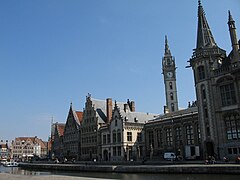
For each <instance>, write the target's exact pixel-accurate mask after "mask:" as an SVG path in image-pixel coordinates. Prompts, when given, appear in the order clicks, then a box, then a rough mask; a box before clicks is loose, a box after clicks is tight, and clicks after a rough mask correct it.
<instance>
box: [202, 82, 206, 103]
mask: <svg viewBox="0 0 240 180" xmlns="http://www.w3.org/2000/svg"><path fill="white" fill-rule="evenodd" d="M201 89H202V98H203V100H205V99H206V89H205V86H204V85H202V86H201Z"/></svg>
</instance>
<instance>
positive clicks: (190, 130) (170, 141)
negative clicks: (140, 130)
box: [148, 125, 200, 147]
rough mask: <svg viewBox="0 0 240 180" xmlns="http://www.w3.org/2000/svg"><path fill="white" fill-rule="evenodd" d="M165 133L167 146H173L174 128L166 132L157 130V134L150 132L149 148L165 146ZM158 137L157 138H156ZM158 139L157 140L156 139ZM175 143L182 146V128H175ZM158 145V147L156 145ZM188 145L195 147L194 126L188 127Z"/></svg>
mask: <svg viewBox="0 0 240 180" xmlns="http://www.w3.org/2000/svg"><path fill="white" fill-rule="evenodd" d="M163 133H165V138H166V139H165V142H166V145H167V146H173V132H172V128H167V129H165V130H164V131H163V130H162V129H157V130H156V134H154V132H153V131H149V132H148V139H149V147H150V146H152V147H155V146H157V147H162V146H163V145H164V139H163ZM198 134H199V135H198V137H199V138H200V130H199V131H198ZM155 135H156V136H155ZM155 138H156V139H155ZM174 138H175V143H176V144H177V145H180V144H181V143H182V128H181V127H176V128H175V137H174ZM155 143H157V145H155ZM186 143H187V145H193V144H194V143H195V141H194V129H193V126H192V125H188V126H186Z"/></svg>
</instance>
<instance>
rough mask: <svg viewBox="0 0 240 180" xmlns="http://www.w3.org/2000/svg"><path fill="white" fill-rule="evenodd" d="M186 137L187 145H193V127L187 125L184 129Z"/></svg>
mask: <svg viewBox="0 0 240 180" xmlns="http://www.w3.org/2000/svg"><path fill="white" fill-rule="evenodd" d="M186 135H187V145H192V144H194V133H193V126H192V125H188V126H187V127H186Z"/></svg>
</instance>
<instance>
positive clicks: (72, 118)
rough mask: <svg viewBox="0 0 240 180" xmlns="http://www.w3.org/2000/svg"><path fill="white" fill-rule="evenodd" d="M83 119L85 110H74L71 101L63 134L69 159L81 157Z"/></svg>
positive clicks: (65, 155) (66, 154) (66, 156)
mask: <svg viewBox="0 0 240 180" xmlns="http://www.w3.org/2000/svg"><path fill="white" fill-rule="evenodd" d="M82 119H83V112H80V111H75V110H73V108H72V103H71V105H70V109H69V112H68V116H67V121H66V125H65V128H64V135H63V147H64V148H63V152H64V157H65V158H67V159H68V160H72V159H73V158H74V159H76V160H78V159H80V155H81V154H80V152H81V137H80V126H81V122H82Z"/></svg>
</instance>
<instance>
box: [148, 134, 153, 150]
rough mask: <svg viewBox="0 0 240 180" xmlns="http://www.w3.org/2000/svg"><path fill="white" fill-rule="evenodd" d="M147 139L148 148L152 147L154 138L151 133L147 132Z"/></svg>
mask: <svg viewBox="0 0 240 180" xmlns="http://www.w3.org/2000/svg"><path fill="white" fill-rule="evenodd" d="M148 138H149V147H151V146H152V147H154V136H153V131H149V132H148Z"/></svg>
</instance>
